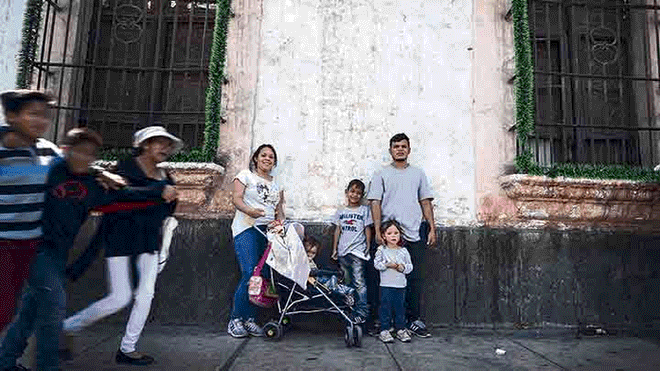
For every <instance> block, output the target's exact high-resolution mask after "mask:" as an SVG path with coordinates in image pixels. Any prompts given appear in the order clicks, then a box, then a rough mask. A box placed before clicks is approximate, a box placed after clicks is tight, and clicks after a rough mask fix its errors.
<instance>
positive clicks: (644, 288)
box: [68, 219, 660, 327]
mask: <svg viewBox="0 0 660 371" xmlns="http://www.w3.org/2000/svg"><path fill="white" fill-rule="evenodd" d="M230 224H231V221H230V220H228V219H216V220H191V219H180V226H179V229H177V230H176V232H175V235H174V240H173V244H172V247H171V250H170V251H171V257H170V261H169V262H168V263H167V266H166V268H165V270H164V271H163V272H162V273H161V275H160V276H159V278H158V283H157V289H156V295H155V298H154V304H153V310H152V315H151V318H152V320H154V321H156V322H160V323H180V324H197V323H206V324H210V323H213V324H217V323H225V321H226V320H227V319H228V315H229V311H230V308H231V302H232V297H233V293H234V289H235V287H236V283H237V282H238V279H239V271H238V265H237V262H236V258H235V255H234V251H233V247H232V245H231V232H230ZM307 230H308V232H309V233H311V234H313V235H315V236H317V237H319V239H320V241H321V243H322V245H323V246H325V247H326V248H325V249H324V250H322V252H321V258H322V260H324V261H326V262H327V261H328V257H329V254H330V249H329V247H330V239H331V234H330V233H328V229H327V228H326V225H324V224H320V223H315V224H307ZM438 239H439V241H440V245H439V247H438V248H435V249H430V250H427V253H426V263H425V264H424V265H422V266H420V267H416V268H417V269H422V270H423V272H424V277H425V282H426V284H425V288H424V296H423V302H422V310H423V314H424V317H425V318H426V319H427V321H428V322H430V323H434V324H461V325H470V324H477V325H483V324H518V325H521V326H527V325H548V324H556V325H577V324H579V323H602V324H606V325H609V326H630V327H641V326H643V325H652V324H653V323H654V322H657V321H658V320H660V317H659V316H660V315H659V314H658V313H660V312H658V303H659V302H660V281H659V280H660V278H659V277H660V264H658V263H659V262H660V236H658V235H651V234H637V235H635V234H632V233H626V232H618V233H614V232H602V231H592V232H584V231H557V230H509V229H488V228H445V229H440V230H439V231H438ZM77 253H78V252H77V251H74V252H73V253H72V255H74V256H75V255H76V254H77ZM104 276H105V263H104V262H103V260H102V259H99V260H97V261H96V262H95V264H94V265H93V266H92V268H91V270H90V271H89V272H88V273H87V275H85V276H84V277H83V278H81V279H80V280H79V281H78V282H75V283H73V284H71V285H70V286H69V304H68V306H69V312H73V311H75V310H79V309H81V308H82V307H84V306H86V305H88V304H89V303H90V302H91V301H93V300H97V299H100V298H101V297H103V295H104V293H105V290H106V288H105V287H106V286H105V280H104ZM271 315H273V313H272V312H270V313H265V314H264V316H265V317H268V316H271ZM108 320H109V321H125V316H124V315H116V316H112V317H110V318H109V319H108Z"/></svg>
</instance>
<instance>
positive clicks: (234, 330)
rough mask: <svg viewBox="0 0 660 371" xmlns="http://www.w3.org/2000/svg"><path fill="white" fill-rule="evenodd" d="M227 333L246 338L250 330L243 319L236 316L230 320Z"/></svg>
mask: <svg viewBox="0 0 660 371" xmlns="http://www.w3.org/2000/svg"><path fill="white" fill-rule="evenodd" d="M227 333H229V335H231V336H233V337H235V338H244V337H246V336H248V332H247V330H246V329H245V327H244V326H243V321H241V319H240V318H234V319H232V320H230V321H229V324H228V325H227Z"/></svg>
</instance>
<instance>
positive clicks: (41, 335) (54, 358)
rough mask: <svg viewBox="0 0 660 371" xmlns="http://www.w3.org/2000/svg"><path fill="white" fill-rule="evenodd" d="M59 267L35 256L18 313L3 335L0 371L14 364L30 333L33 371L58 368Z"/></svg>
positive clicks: (61, 292) (62, 293) (61, 288)
mask: <svg viewBox="0 0 660 371" xmlns="http://www.w3.org/2000/svg"><path fill="white" fill-rule="evenodd" d="M60 265H61V264H57V263H55V262H54V261H53V259H51V258H50V257H49V256H47V255H46V254H44V253H43V252H42V253H39V254H37V257H36V259H35V261H34V264H33V265H32V268H31V270H30V277H29V278H28V288H27V290H26V292H25V294H24V295H23V298H22V302H21V310H20V312H19V313H18V317H17V318H16V320H15V321H14V322H13V323H12V324H11V325H9V330H8V331H7V335H6V336H5V338H4V340H3V341H2V345H0V370H4V369H10V368H12V367H14V366H15V365H16V360H17V359H18V358H19V357H20V356H21V355H22V354H23V351H24V350H25V347H26V346H27V340H28V338H29V337H30V335H32V332H34V333H35V335H36V340H37V352H36V358H37V369H38V370H49V371H50V370H57V369H58V367H57V364H58V347H59V342H58V341H59V336H60V332H61V331H62V321H63V319H64V315H65V311H66V294H65V291H64V284H63V274H62V273H63V272H62V269H61V267H60Z"/></svg>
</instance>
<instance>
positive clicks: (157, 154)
mask: <svg viewBox="0 0 660 371" xmlns="http://www.w3.org/2000/svg"><path fill="white" fill-rule="evenodd" d="M133 139H134V140H133V147H134V148H135V149H136V152H135V155H134V156H133V157H131V158H129V159H126V160H122V161H119V162H118V163H117V173H118V174H120V175H121V176H123V177H124V178H126V180H127V181H128V182H129V184H130V185H132V186H140V187H145V186H149V185H151V184H153V183H154V182H160V181H163V180H167V183H168V184H171V185H174V180H173V179H172V178H171V177H170V175H169V174H168V173H167V172H166V171H165V170H163V169H160V168H159V167H158V166H157V165H158V164H159V163H161V162H163V161H165V160H166V159H167V158H168V157H169V156H170V155H172V154H173V153H175V152H176V151H179V150H180V149H181V148H182V147H183V141H182V140H181V139H179V138H177V137H176V136H174V135H172V134H170V133H168V132H167V130H165V128H163V127H162V126H149V127H146V128H143V129H141V130H138V131H137V132H135V134H134V136H133ZM175 208H176V202H170V203H140V204H136V203H121V204H113V205H110V206H108V207H105V208H100V209H99V211H101V212H103V213H104V216H103V220H102V221H101V226H100V227H99V231H98V233H99V238H100V240H101V242H102V243H101V245H102V246H103V247H104V249H105V257H106V263H107V269H108V291H109V293H108V296H106V297H105V298H103V299H101V300H99V301H97V302H95V303H93V304H92V305H90V306H89V307H87V308H86V309H83V310H82V311H80V312H78V313H76V314H75V315H73V316H72V317H69V318H67V319H66V320H65V321H64V332H65V333H66V334H67V336H68V337H69V340H72V335H73V334H75V333H76V332H78V331H80V330H82V329H83V328H84V327H86V326H88V325H90V324H92V323H94V322H96V321H98V320H100V319H102V318H104V317H106V316H108V315H110V314H113V313H115V312H117V311H119V310H121V309H122V308H124V307H125V306H127V305H128V304H129V303H130V302H131V299H132V297H133V295H132V294H133V290H132V285H131V279H130V274H129V272H130V270H131V268H130V261H131V257H134V258H136V266H137V272H138V277H139V282H138V286H137V290H136V293H135V301H134V304H133V308H132V310H131V314H130V317H129V319H128V324H127V326H126V333H125V334H124V337H123V338H122V340H121V345H120V348H119V350H117V353H116V355H115V361H116V362H117V363H124V364H133V365H148V364H150V363H152V362H153V361H154V359H153V357H151V356H149V355H146V354H142V353H139V352H137V351H136V350H135V346H136V343H137V341H138V339H139V337H140V334H141V333H142V329H143V328H144V324H145V322H146V320H147V316H148V314H149V311H150V309H151V301H152V299H153V296H154V291H155V285H156V277H157V275H158V272H159V254H158V251H159V249H160V242H161V240H162V239H161V238H159V236H160V235H161V233H162V230H163V228H162V227H163V222H164V221H165V220H166V219H167V218H170V217H171V215H172V214H173V213H174V209H175ZM128 231H130V232H128ZM94 255H95V254H94ZM88 258H89V257H88ZM78 263H79V262H76V263H74V265H73V269H71V271H72V272H76V271H78V272H79V271H80V270H81V269H79V268H76V264H78ZM85 263H89V262H82V264H85ZM72 278H74V279H75V278H76V277H75V274H74V276H73V277H72ZM69 343H70V341H69Z"/></svg>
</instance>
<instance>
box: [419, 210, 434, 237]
mask: <svg viewBox="0 0 660 371" xmlns="http://www.w3.org/2000/svg"><path fill="white" fill-rule="evenodd" d="M431 201H432V200H431V199H430V198H427V199H424V200H420V201H419V204H420V205H422V214H423V215H424V219H426V221H427V222H428V223H429V237H428V240H427V245H428V246H433V245H435V221H434V220H433V203H432V202H431Z"/></svg>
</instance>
